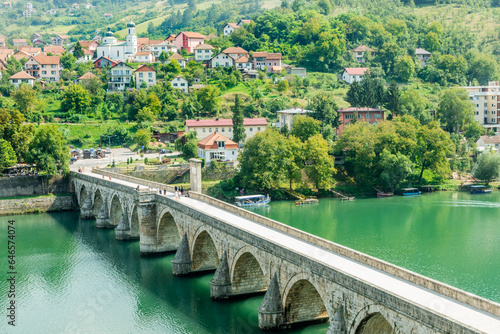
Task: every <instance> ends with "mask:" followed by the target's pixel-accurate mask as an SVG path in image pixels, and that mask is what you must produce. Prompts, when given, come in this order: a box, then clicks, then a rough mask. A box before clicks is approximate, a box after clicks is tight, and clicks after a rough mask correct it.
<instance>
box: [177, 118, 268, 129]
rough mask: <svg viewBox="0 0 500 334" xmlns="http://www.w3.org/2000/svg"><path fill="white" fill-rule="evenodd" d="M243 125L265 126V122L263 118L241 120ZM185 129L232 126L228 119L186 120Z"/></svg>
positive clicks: (230, 120) (231, 121)
mask: <svg viewBox="0 0 500 334" xmlns="http://www.w3.org/2000/svg"><path fill="white" fill-rule="evenodd" d="M243 125H247V126H249V125H267V120H266V119H265V118H263V117H261V118H245V119H244V120H243ZM186 126H187V127H197V126H233V120H232V119H230V118H225V119H221V118H218V119H217V118H216V119H200V120H196V119H187V120H186Z"/></svg>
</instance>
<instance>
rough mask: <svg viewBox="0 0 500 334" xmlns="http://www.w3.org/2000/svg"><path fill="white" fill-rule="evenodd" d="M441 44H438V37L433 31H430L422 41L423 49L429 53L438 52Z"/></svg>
mask: <svg viewBox="0 0 500 334" xmlns="http://www.w3.org/2000/svg"><path fill="white" fill-rule="evenodd" d="M440 46H441V43H440V42H439V36H438V34H436V33H435V32H434V31H430V32H429V33H428V34H427V35H426V36H425V40H424V47H425V49H426V50H427V51H429V52H436V51H438V50H439V48H440Z"/></svg>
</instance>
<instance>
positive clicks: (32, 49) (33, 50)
mask: <svg viewBox="0 0 500 334" xmlns="http://www.w3.org/2000/svg"><path fill="white" fill-rule="evenodd" d="M17 49H18V50H19V51H24V52H27V53H38V52H41V51H42V49H40V48H36V47H33V46H31V45H19V47H18V48H17Z"/></svg>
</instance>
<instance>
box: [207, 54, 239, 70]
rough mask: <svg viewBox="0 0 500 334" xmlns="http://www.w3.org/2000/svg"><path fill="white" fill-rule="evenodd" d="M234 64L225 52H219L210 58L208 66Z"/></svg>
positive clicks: (229, 65)
mask: <svg viewBox="0 0 500 334" xmlns="http://www.w3.org/2000/svg"><path fill="white" fill-rule="evenodd" d="M231 66H234V59H233V58H232V57H231V56H229V55H228V54H227V53H224V52H221V53H219V54H218V55H217V56H215V57H213V58H212V59H210V67H212V68H216V67H231Z"/></svg>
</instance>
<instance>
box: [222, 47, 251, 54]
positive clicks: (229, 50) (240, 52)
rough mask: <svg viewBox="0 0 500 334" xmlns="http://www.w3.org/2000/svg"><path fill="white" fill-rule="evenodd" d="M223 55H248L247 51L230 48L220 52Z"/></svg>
mask: <svg viewBox="0 0 500 334" xmlns="http://www.w3.org/2000/svg"><path fill="white" fill-rule="evenodd" d="M222 52H224V53H227V54H230V53H233V54H234V53H236V54H242V53H244V54H248V51H247V50H245V49H243V48H240V47H231V48H227V49H225V50H224V51H222Z"/></svg>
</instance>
